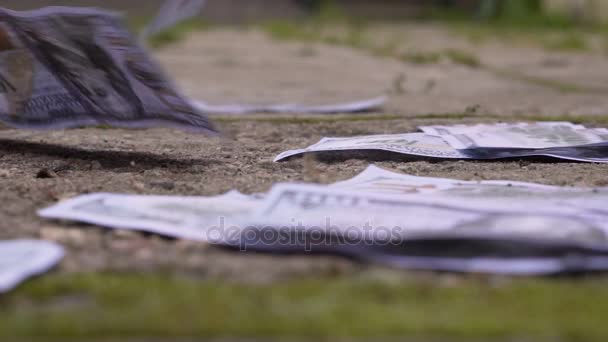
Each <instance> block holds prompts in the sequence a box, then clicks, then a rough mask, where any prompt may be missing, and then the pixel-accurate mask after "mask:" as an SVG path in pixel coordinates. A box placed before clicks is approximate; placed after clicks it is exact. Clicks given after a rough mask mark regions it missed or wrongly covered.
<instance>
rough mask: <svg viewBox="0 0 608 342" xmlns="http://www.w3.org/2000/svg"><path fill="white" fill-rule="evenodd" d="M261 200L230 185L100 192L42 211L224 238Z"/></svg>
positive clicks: (177, 235) (60, 216)
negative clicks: (220, 190) (153, 192)
mask: <svg viewBox="0 0 608 342" xmlns="http://www.w3.org/2000/svg"><path fill="white" fill-rule="evenodd" d="M258 204H259V200H257V199H255V198H253V197H250V196H246V195H243V194H241V193H238V192H235V191H232V192H229V193H226V194H224V195H221V196H215V197H194V196H193V197H186V196H141V195H123V194H110V193H97V194H89V195H84V196H79V197H76V198H73V199H70V200H66V201H63V202H60V203H58V204H57V205H54V206H52V207H50V208H47V209H43V210H40V211H39V215H40V216H42V217H46V218H54V219H65V220H75V221H80V222H86V223H90V224H95V225H100V226H104V227H110V228H116V229H130V230H139V231H145V232H149V233H155V234H159V235H163V236H168V237H174V238H180V239H189V240H196V241H221V240H222V239H224V238H225V236H226V235H227V234H230V233H233V232H234V231H235V230H236V228H235V227H236V226H238V225H240V224H241V220H242V218H243V217H245V216H246V215H248V214H249V213H250V212H251V211H253V210H254V209H255V208H256V206H257V205H258Z"/></svg>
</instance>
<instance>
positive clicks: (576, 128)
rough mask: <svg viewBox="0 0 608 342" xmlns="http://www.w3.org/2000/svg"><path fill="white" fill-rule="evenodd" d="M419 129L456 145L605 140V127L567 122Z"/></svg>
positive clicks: (518, 145)
mask: <svg viewBox="0 0 608 342" xmlns="http://www.w3.org/2000/svg"><path fill="white" fill-rule="evenodd" d="M420 129H421V130H422V131H423V132H424V133H427V134H430V135H434V136H439V137H442V138H443V139H444V140H445V141H446V142H447V143H448V144H450V146H452V147H453V148H456V149H470V148H514V149H515V148H524V149H541V148H552V147H574V146H582V145H590V144H598V143H608V129H603V128H596V129H590V128H586V127H584V126H582V125H575V124H572V123H570V122H535V123H500V124H493V125H487V124H480V125H472V126H467V125H455V126H422V127H420Z"/></svg>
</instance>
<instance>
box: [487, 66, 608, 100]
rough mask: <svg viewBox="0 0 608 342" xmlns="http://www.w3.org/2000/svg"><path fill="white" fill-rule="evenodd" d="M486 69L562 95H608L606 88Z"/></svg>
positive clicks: (509, 71)
mask: <svg viewBox="0 0 608 342" xmlns="http://www.w3.org/2000/svg"><path fill="white" fill-rule="evenodd" d="M486 69H487V70H490V71H491V72H493V73H494V74H496V75H498V76H500V77H504V78H510V79H513V80H517V81H522V82H526V83H530V84H534V85H538V86H541V87H545V88H550V89H553V90H557V91H559V92H562V93H588V94H589V93H591V94H593V93H595V94H607V93H608V87H607V88H600V87H589V86H582V85H577V84H573V83H568V82H561V81H557V80H552V79H548V78H544V77H536V76H531V75H526V74H522V73H519V72H516V71H512V70H504V69H499V68H490V67H488V68H486Z"/></svg>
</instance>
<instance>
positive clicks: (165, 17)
mask: <svg viewBox="0 0 608 342" xmlns="http://www.w3.org/2000/svg"><path fill="white" fill-rule="evenodd" d="M204 6H205V0H167V1H165V3H164V4H163V5H162V7H161V8H160V10H159V11H158V14H157V15H156V18H154V20H153V21H152V22H151V23H150V24H148V26H146V28H145V29H144V30H143V32H142V34H141V39H142V40H145V39H147V38H149V37H150V36H153V35H155V34H157V33H160V32H162V31H164V30H166V29H168V28H171V27H172V26H174V25H176V24H177V23H179V22H181V21H184V20H186V19H189V18H192V17H194V16H197V15H198V14H200V12H201V11H202V10H203V7H204Z"/></svg>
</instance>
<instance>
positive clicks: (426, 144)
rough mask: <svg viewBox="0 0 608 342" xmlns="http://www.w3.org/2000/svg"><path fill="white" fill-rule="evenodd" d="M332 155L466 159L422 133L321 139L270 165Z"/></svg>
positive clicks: (289, 152) (436, 139)
mask: <svg viewBox="0 0 608 342" xmlns="http://www.w3.org/2000/svg"><path fill="white" fill-rule="evenodd" d="M336 151H387V152H395V153H401V154H405V155H413V156H421V157H430V158H446V159H469V157H468V156H467V155H466V154H464V153H462V152H460V151H458V150H456V149H454V148H452V147H451V146H450V145H448V144H447V143H446V142H445V141H444V140H443V139H441V138H440V137H434V136H430V135H427V134H424V133H405V134H382V135H368V136H357V137H352V138H323V139H321V141H319V142H318V143H316V144H314V145H312V146H309V147H307V148H304V149H299V150H291V151H286V152H283V153H281V154H279V155H278V156H277V157H276V158H275V159H274V161H275V162H278V161H282V160H285V159H288V158H290V157H293V156H296V155H301V154H305V153H311V152H336Z"/></svg>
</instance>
